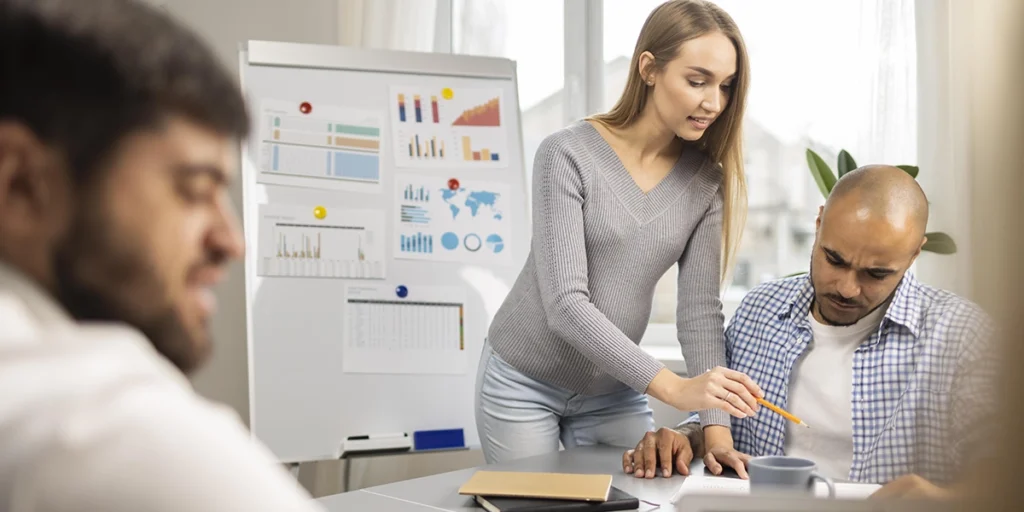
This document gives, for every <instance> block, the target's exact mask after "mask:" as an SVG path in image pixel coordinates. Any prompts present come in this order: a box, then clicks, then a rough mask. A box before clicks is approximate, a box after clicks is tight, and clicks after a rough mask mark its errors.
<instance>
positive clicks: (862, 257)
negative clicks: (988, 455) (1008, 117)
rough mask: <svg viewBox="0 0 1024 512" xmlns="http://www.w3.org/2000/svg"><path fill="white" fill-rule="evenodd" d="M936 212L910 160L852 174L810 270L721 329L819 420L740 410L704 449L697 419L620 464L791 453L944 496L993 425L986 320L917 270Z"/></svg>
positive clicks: (799, 408) (735, 461) (683, 465)
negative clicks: (909, 168)
mask: <svg viewBox="0 0 1024 512" xmlns="http://www.w3.org/2000/svg"><path fill="white" fill-rule="evenodd" d="M927 222H928V201H927V199H926V197H925V195H924V192H923V191H922V190H921V188H920V186H919V185H918V184H917V181H915V180H914V179H913V178H912V177H911V176H909V175H907V174H906V173H905V172H903V171H902V170H900V169H898V168H895V167H889V166H868V167H862V168H859V169H857V170H854V171H852V172H850V173H848V174H846V175H845V176H843V177H842V178H841V179H840V180H839V181H838V182H837V183H836V185H835V187H834V189H833V190H832V193H831V195H830V196H829V198H828V200H827V201H826V203H825V205H824V206H823V207H822V208H821V209H820V210H819V212H818V218H817V231H816V236H815V240H814V247H813V252H812V254H811V271H810V273H809V274H808V275H804V276H799V277H791V278H787V279H780V280H777V281H773V282H769V283H765V284H763V285H760V286H758V287H757V288H755V289H754V290H753V291H751V292H750V293H749V294H748V295H747V296H746V297H745V298H744V300H743V302H742V304H741V305H740V307H739V309H738V310H737V312H736V314H735V316H734V317H733V319H732V321H731V323H730V325H729V328H728V329H727V330H726V333H725V334H726V347H727V354H728V360H729V366H730V367H731V368H733V369H735V370H738V371H742V372H744V373H746V374H747V375H749V376H750V377H751V378H752V379H753V380H754V381H755V382H757V383H758V385H759V386H761V389H762V390H764V393H765V399H767V400H768V401H770V402H772V403H774V404H776V405H778V406H780V407H782V408H785V409H787V410H789V411H790V412H792V413H793V414H794V415H796V416H797V417H799V418H801V419H802V420H803V421H804V422H805V423H807V424H808V425H810V428H805V427H803V426H799V425H795V424H794V423H792V422H789V421H787V420H785V419H784V418H783V417H782V416H780V415H778V414H775V413H773V412H771V411H769V410H767V409H764V408H762V409H761V410H760V411H759V412H758V413H757V414H756V415H755V416H753V417H748V418H743V419H736V418H733V420H732V438H733V445H734V446H733V445H728V444H721V443H719V445H718V446H704V436H703V433H702V432H701V427H700V424H699V423H697V422H696V420H695V419H693V418H691V420H688V421H687V422H686V423H684V424H682V425H680V426H679V427H677V428H676V429H667V428H663V429H661V430H659V431H658V432H650V433H648V434H647V435H646V436H645V438H644V439H643V440H641V441H640V443H639V444H638V445H637V447H636V449H634V450H629V451H627V452H626V453H624V454H623V469H624V470H625V471H626V472H627V473H633V474H635V475H636V476H638V477H647V478H652V477H654V476H656V475H662V476H669V475H670V474H671V473H672V470H673V469H675V470H676V471H679V472H681V473H683V474H687V473H688V469H687V466H688V465H689V463H690V460H691V458H692V457H693V456H697V457H704V461H705V464H706V466H707V467H708V469H710V470H711V471H712V472H714V473H715V474H720V473H721V471H722V468H723V465H725V466H731V467H733V468H734V469H735V470H736V472H737V473H738V474H739V475H740V476H741V477H743V478H746V476H747V475H746V471H745V463H746V461H748V460H749V459H750V457H751V456H762V455H783V454H785V455H790V456H797V457H803V458H808V459H811V460H814V461H815V462H816V463H817V464H818V468H819V470H821V471H822V472H823V473H824V474H826V475H827V476H830V477H832V478H834V479H838V480H849V481H858V482H872V483H879V484H889V485H887V486H886V487H883V489H882V491H879V493H880V494H904V495H926V496H941V495H943V494H944V493H946V492H948V487H947V486H949V485H951V484H953V483H954V480H955V477H956V476H957V475H958V474H959V473H961V472H962V470H963V465H962V464H963V463H965V462H967V461H968V460H969V459H971V457H972V456H973V455H974V453H975V452H974V447H975V446H976V445H977V441H978V440H979V439H982V438H983V437H984V435H983V434H982V429H983V427H985V426H988V425H990V423H987V422H986V418H988V417H989V411H990V405H991V402H990V401H989V400H988V399H989V398H990V397H992V396H993V395H992V392H991V391H990V390H991V369H992V366H991V364H990V363H991V362H990V361H987V360H984V359H983V357H982V356H984V355H987V353H986V351H985V349H984V348H983V344H984V343H986V342H987V341H988V338H989V336H988V335H987V334H986V333H987V332H988V329H989V327H988V325H989V322H988V319H987V317H986V316H985V315H984V313H983V312H981V311H980V310H979V308H978V307H976V306H975V305H973V304H972V303H970V302H968V301H967V300H965V299H962V298H960V297H958V296H956V295H954V294H952V293H950V292H947V291H943V290H938V289H935V288H932V287H929V286H926V285H924V284H921V283H919V282H918V281H917V280H916V279H914V277H913V275H912V274H911V273H909V272H907V270H908V269H909V268H910V266H911V265H912V264H913V263H914V260H915V259H916V258H917V256H918V255H919V254H920V253H921V248H922V246H923V245H924V243H925V241H926V238H925V234H924V233H925V226H926V225H927ZM989 353H990V352H989Z"/></svg>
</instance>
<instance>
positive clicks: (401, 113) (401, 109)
mask: <svg viewBox="0 0 1024 512" xmlns="http://www.w3.org/2000/svg"><path fill="white" fill-rule="evenodd" d="M398 120H399V121H400V122H403V123H404V122H405V95H404V94H399V95H398Z"/></svg>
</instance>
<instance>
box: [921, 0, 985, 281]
mask: <svg viewBox="0 0 1024 512" xmlns="http://www.w3.org/2000/svg"><path fill="white" fill-rule="evenodd" d="M972 9H973V7H972V3H968V2H960V1H956V0H930V1H922V2H918V4H917V10H916V13H915V14H916V21H917V44H918V48H920V51H919V54H918V59H917V65H918V79H919V81H918V87H917V91H918V98H919V99H918V102H919V111H918V112H919V115H918V126H919V129H920V133H919V137H920V141H919V145H918V148H919V149H918V162H919V165H920V166H921V174H920V175H919V176H918V181H919V182H920V183H921V186H922V187H924V190H925V193H927V194H928V199H929V201H930V202H931V209H930V218H929V221H928V228H929V231H943V232H946V233H948V234H949V235H950V236H952V237H953V239H954V240H956V241H957V246H958V252H957V254H955V255H951V256H941V255H935V254H923V255H922V256H921V257H920V258H919V259H918V264H917V275H918V277H919V278H920V279H921V280H922V281H924V282H926V283H928V284H931V285H933V286H938V287H941V288H945V289H947V290H950V291H953V292H956V293H959V294H961V295H964V296H967V297H971V296H972V295H973V283H972V279H971V272H972V270H971V269H972V260H973V254H972V252H973V251H972V249H971V245H972V244H971V243H970V242H971V240H970V239H971V224H970V216H969V213H970V211H971V189H972V172H971V169H970V165H971V142H970V136H971V132H970V129H971V126H970V125H971V121H972V117H971V112H970V109H969V107H968V106H969V105H970V104H971V101H972V95H971V92H970V87H969V83H970V80H971V79H972V78H971V77H972V65H973V62H972V61H973V60H974V59H976V58H977V57H978V55H977V54H976V53H975V52H974V50H973V49H972V47H973V46H974V45H975V39H976V38H977V34H974V33H973V32H974V31H973V27H972V20H973V18H974V17H973V16H972Z"/></svg>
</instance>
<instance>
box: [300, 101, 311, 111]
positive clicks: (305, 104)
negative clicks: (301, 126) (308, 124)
mask: <svg viewBox="0 0 1024 512" xmlns="http://www.w3.org/2000/svg"><path fill="white" fill-rule="evenodd" d="M312 111H313V105H310V104H309V102H308V101H303V102H302V104H301V105H299V112H302V113H303V114H308V113H310V112H312Z"/></svg>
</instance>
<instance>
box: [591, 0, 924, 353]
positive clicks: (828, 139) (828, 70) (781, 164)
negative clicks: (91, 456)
mask: <svg viewBox="0 0 1024 512" xmlns="http://www.w3.org/2000/svg"><path fill="white" fill-rule="evenodd" d="M716 3H717V4H718V5H719V6H721V7H722V8H723V9H725V10H726V11H727V12H728V13H729V14H730V15H731V16H732V17H733V19H734V20H735V21H736V23H737V25H739V27H740V30H741V31H742V33H743V36H744V40H745V42H746V46H747V50H748V52H749V54H750V61H751V74H752V81H751V89H750V91H749V94H748V97H747V116H746V119H745V121H744V127H745V132H744V151H745V160H746V162H745V167H746V173H747V184H748V188H749V203H750V213H749V215H748V219H747V224H746V228H745V232H744V238H743V242H742V245H741V247H740V251H739V254H738V257H737V263H736V267H735V268H734V270H733V272H732V276H733V279H732V282H731V286H730V287H729V288H728V289H727V290H724V292H723V299H724V302H725V307H726V313H727V315H726V319H727V320H728V319H729V317H730V316H731V311H732V310H734V308H735V307H736V306H737V305H738V301H739V300H740V299H741V298H742V297H743V295H744V294H745V293H746V292H747V291H748V290H750V289H751V288H752V287H754V286H756V285H757V284H759V283H761V282H763V281H766V280H769V279H774V278H777V277H781V276H784V275H788V274H791V273H793V272H799V271H804V270H807V265H808V261H809V257H810V248H811V245H812V244H813V242H814V220H815V217H816V214H817V208H818V206H820V205H821V204H822V202H823V200H822V197H821V194H820V192H819V191H818V188H817V186H816V185H815V183H814V181H813V179H812V178H811V176H810V174H809V173H808V170H807V161H806V157H805V151H806V149H807V148H812V149H814V150H815V151H816V152H817V153H818V154H820V155H821V156H822V157H823V158H825V159H826V160H827V161H829V162H830V164H831V165H832V166H833V168H834V167H835V164H834V163H833V162H835V157H836V155H837V154H838V152H839V150H840V149H846V150H848V151H849V152H850V153H851V154H852V155H853V156H854V157H855V158H856V159H857V161H858V163H859V164H864V163H869V162H877V163H891V164H899V163H913V162H914V161H915V159H916V155H917V125H916V116H917V111H916V99H917V98H916V86H917V83H916V46H915V33H914V5H913V1H911V0H894V1H890V0H833V1H829V2H821V1H818V0H775V1H772V2H764V1H761V0H716ZM603 4H604V12H603V18H604V27H603V43H604V44H603V52H604V61H605V75H604V82H605V93H604V106H605V108H611V106H612V105H614V103H615V101H616V100H617V99H618V96H619V93H620V92H621V90H622V88H623V86H624V85H625V81H626V76H627V73H629V72H630V69H629V63H630V57H631V56H632V53H633V48H634V46H635V44H636V40H637V36H638V35H639V33H640V28H641V27H642V25H643V23H644V21H645V20H646V18H647V16H648V14H649V13H650V11H651V10H652V9H654V8H655V7H656V6H657V5H659V4H661V0H657V1H652V0H642V1H641V0H604V2H603ZM676 275H677V271H676V269H675V268H673V269H671V270H670V271H669V272H668V273H667V274H666V275H665V277H664V278H663V279H662V280H661V281H660V282H659V284H658V287H657V289H656V291H655V304H654V308H653V309H652V314H651V323H652V324H654V325H652V327H656V326H657V325H658V324H672V323H674V322H675V304H676ZM654 332H671V334H672V335H671V336H670V337H669V336H664V337H666V338H668V339H664V340H662V339H660V338H661V337H663V336H658V338H659V339H651V340H650V341H651V342H653V343H671V344H675V343H676V341H675V335H674V329H672V330H670V331H669V330H666V329H654Z"/></svg>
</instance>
